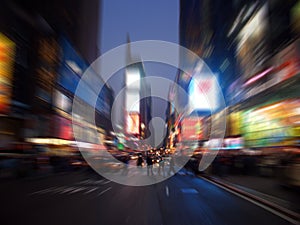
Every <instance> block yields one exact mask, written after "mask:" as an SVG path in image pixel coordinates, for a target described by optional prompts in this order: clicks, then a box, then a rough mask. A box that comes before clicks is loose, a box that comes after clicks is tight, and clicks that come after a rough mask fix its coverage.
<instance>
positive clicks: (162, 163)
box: [158, 156, 165, 177]
mask: <svg viewBox="0 0 300 225" xmlns="http://www.w3.org/2000/svg"><path fill="white" fill-rule="evenodd" d="M161 171H162V174H163V177H165V160H164V158H163V157H162V156H159V163H158V175H161Z"/></svg>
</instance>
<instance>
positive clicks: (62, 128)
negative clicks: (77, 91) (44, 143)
mask: <svg viewBox="0 0 300 225" xmlns="http://www.w3.org/2000/svg"><path fill="white" fill-rule="evenodd" d="M54 119H55V125H56V127H55V128H56V129H55V130H56V137H58V138H61V139H65V140H71V139H72V134H73V133H72V124H71V121H70V120H68V119H66V118H64V117H61V116H55V117H54Z"/></svg>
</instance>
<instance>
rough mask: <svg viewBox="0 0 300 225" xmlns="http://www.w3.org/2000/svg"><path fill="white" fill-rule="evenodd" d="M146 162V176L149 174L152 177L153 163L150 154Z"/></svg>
mask: <svg viewBox="0 0 300 225" xmlns="http://www.w3.org/2000/svg"><path fill="white" fill-rule="evenodd" d="M146 162H147V175H148V176H149V175H150V174H151V175H153V161H152V157H151V155H150V154H147V158H146Z"/></svg>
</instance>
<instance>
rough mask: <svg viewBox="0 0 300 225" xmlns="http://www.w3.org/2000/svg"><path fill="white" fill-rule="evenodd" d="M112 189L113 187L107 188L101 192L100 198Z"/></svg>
mask: <svg viewBox="0 0 300 225" xmlns="http://www.w3.org/2000/svg"><path fill="white" fill-rule="evenodd" d="M110 189H111V187H109V188H106V189H105V190H104V191H101V192H100V193H99V194H98V196H100V195H103V194H104V193H105V192H107V191H109V190H110Z"/></svg>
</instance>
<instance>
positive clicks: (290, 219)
mask: <svg viewBox="0 0 300 225" xmlns="http://www.w3.org/2000/svg"><path fill="white" fill-rule="evenodd" d="M201 179H203V180H206V181H207V182H209V183H211V184H214V185H216V186H218V187H219V188H222V189H224V190H226V191H228V192H230V193H232V194H234V195H236V196H239V197H240V198H242V199H245V200H247V201H249V202H251V203H253V204H255V205H257V206H259V207H261V208H263V209H265V210H267V211H269V212H271V213H273V214H274V215H276V216H279V217H281V218H283V219H285V220H287V221H288V222H290V223H292V224H296V225H299V224H300V223H299V221H297V220H294V219H292V218H290V217H288V216H286V215H284V214H282V213H280V212H277V211H276V210H274V209H272V208H270V207H268V206H265V205H263V204H261V203H259V202H256V201H254V200H252V199H251V198H249V197H246V196H244V195H241V194H239V193H237V192H234V191H232V190H230V189H229V188H227V187H224V186H222V185H220V184H217V183H215V182H213V181H211V180H209V179H206V178H205V177H201Z"/></svg>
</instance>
